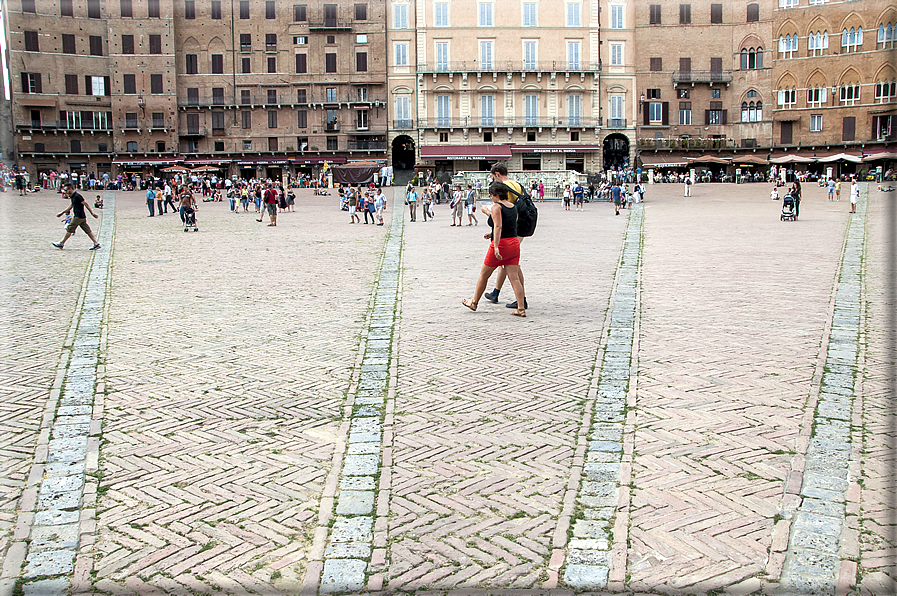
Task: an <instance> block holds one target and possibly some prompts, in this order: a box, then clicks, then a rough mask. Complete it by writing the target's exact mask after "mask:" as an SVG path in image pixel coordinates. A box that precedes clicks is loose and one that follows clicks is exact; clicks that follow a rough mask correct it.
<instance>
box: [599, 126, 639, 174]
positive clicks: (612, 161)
mask: <svg viewBox="0 0 897 596" xmlns="http://www.w3.org/2000/svg"><path fill="white" fill-rule="evenodd" d="M602 164H603V167H604V169H605V170H622V169H625V168H627V167H629V166H631V165H632V164H631V162H630V159H629V137H627V136H626V135H624V134H620V133H614V134H611V135H607V136H606V137H605V138H604V153H603V156H602Z"/></svg>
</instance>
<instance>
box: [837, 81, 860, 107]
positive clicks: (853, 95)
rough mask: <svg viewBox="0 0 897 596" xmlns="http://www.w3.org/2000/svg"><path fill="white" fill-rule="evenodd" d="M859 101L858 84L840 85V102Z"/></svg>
mask: <svg viewBox="0 0 897 596" xmlns="http://www.w3.org/2000/svg"><path fill="white" fill-rule="evenodd" d="M858 101H860V86H859V85H857V84H855V83H853V84H848V85H841V103H844V104H848V105H853V104H855V103H857V102H858Z"/></svg>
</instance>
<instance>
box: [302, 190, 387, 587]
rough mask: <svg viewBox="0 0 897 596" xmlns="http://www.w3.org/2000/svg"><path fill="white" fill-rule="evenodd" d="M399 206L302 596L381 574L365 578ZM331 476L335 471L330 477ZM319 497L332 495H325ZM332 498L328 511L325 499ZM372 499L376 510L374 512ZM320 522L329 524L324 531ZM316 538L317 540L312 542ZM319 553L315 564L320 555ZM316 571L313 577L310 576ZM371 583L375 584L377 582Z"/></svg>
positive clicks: (382, 495) (381, 447) (377, 521)
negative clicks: (338, 460) (338, 461)
mask: <svg viewBox="0 0 897 596" xmlns="http://www.w3.org/2000/svg"><path fill="white" fill-rule="evenodd" d="M403 226H404V210H403V209H402V208H401V205H399V206H398V207H397V208H395V209H393V211H392V222H391V224H390V230H389V238H388V240H387V242H386V248H385V250H384V254H383V260H382V261H381V264H380V272H379V276H378V281H377V289H376V293H375V295H374V304H373V311H372V313H371V315H370V318H369V322H368V331H367V337H366V341H365V344H364V347H363V350H364V352H363V356H362V359H361V374H360V377H359V379H358V383H357V386H356V389H355V392H354V395H352V394H350V398H349V400H348V405H349V407H351V416H350V421H349V422H350V427H349V435H348V441H347V443H346V444H345V446H344V449H345V452H344V455H343V459H342V465H341V466H339V467H338V468H336V469H335V470H334V473H339V474H340V478H339V484H338V486H332V484H331V483H328V487H327V488H325V491H324V495H323V496H324V499H322V504H321V517H320V519H319V523H320V524H321V526H323V527H319V531H320V530H323V532H322V534H323V536H322V538H324V539H327V538H329V539H328V540H327V541H326V548H325V549H323V557H321V556H320V553H321V548H320V546H322V544H319V540H318V539H317V536H316V540H315V548H313V551H312V555H311V556H310V558H311V559H313V560H315V555H316V554H317V555H318V558H317V561H318V564H317V565H315V564H310V565H309V567H308V572H307V575H306V579H305V582H304V585H303V594H315V593H316V591H317V590H315V588H317V587H318V586H319V591H320V593H322V594H332V593H347V592H358V591H361V590H362V589H364V588H365V587H366V586H367V587H368V589H374V590H377V589H379V588H380V585H382V576H377V577H373V578H371V583H370V584H368V576H369V574H370V572H371V571H372V570H373V568H375V567H378V566H382V565H383V564H384V563H385V560H386V555H385V548H384V547H385V546H386V521H387V509H388V504H389V467H390V465H391V462H390V459H391V458H390V452H391V450H390V447H389V446H390V445H391V443H392V439H391V437H392V415H393V410H394V407H395V397H394V390H395V388H394V387H390V383H389V379H390V378H395V374H396V370H395V367H396V365H395V359H394V358H393V335H394V326H395V322H396V307H397V303H398V295H399V275H400V265H401V258H402V230H403ZM333 477H334V479H335V478H336V476H335V475H334V476H333ZM327 497H332V498H331V500H330V501H326V499H327ZM333 501H335V505H336V508H335V514H333V515H332V514H331V511H330V509H329V508H327V507H326V504H327V503H330V502H333ZM375 504H376V510H375ZM327 525H329V526H330V529H329V537H328V534H327ZM320 542H323V541H320ZM321 558H323V567H322V566H321V565H320V560H321ZM319 574H320V577H318V576H319ZM377 582H379V585H378V584H377Z"/></svg>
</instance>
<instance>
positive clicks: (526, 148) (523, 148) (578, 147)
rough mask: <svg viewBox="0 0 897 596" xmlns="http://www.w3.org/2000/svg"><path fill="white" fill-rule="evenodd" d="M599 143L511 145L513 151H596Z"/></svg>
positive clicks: (598, 149) (599, 146) (599, 148)
mask: <svg viewBox="0 0 897 596" xmlns="http://www.w3.org/2000/svg"><path fill="white" fill-rule="evenodd" d="M603 150H604V148H603V147H602V146H601V145H511V151H513V152H514V153H598V152H599V151H603Z"/></svg>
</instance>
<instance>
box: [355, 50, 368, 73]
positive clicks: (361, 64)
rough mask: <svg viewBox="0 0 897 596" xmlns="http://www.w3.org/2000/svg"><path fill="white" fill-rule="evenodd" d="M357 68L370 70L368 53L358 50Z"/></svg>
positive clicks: (356, 57) (364, 70)
mask: <svg viewBox="0 0 897 596" xmlns="http://www.w3.org/2000/svg"><path fill="white" fill-rule="evenodd" d="M355 70H357V71H358V72H367V70H368V53H367V52H358V53H357V54H355Z"/></svg>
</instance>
